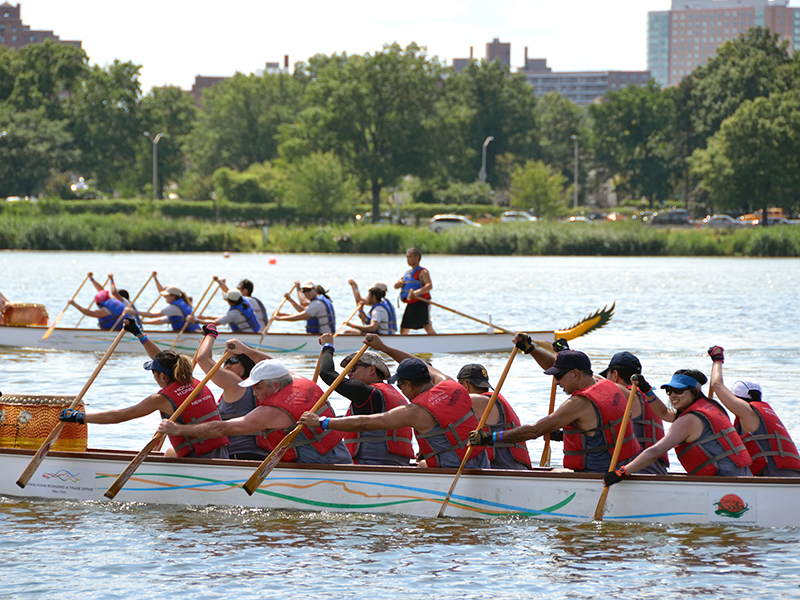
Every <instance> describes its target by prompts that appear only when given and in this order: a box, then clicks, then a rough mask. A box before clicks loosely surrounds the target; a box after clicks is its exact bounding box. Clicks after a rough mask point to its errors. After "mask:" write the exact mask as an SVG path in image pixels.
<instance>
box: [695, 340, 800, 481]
mask: <svg viewBox="0 0 800 600" xmlns="http://www.w3.org/2000/svg"><path fill="white" fill-rule="evenodd" d="M708 355H709V356H710V357H711V360H712V361H713V362H714V366H713V367H712V368H711V388H712V389H713V390H714V391H715V392H716V394H717V397H718V398H719V400H720V402H722V404H724V405H725V408H727V409H728V410H729V411H731V412H732V413H733V414H734V415H736V420H735V421H734V422H733V426H734V427H736V432H737V433H738V434H739V435H740V436H741V437H742V440H744V445H745V447H746V448H747V451H748V452H749V453H750V458H752V459H753V464H751V465H750V471H751V472H752V473H753V475H757V476H761V477H800V456H799V455H798V452H797V447H796V446H795V443H794V442H793V441H792V436H791V435H789V432H788V431H787V430H786V427H785V426H784V424H783V422H782V421H781V420H780V418H778V415H777V414H776V413H775V411H774V410H772V407H771V406H770V405H769V404H767V403H766V402H764V401H763V400H762V399H761V386H760V385H759V383H758V382H757V381H754V380H752V379H740V380H739V381H737V382H736V383H734V384H733V388H732V389H728V388H727V387H726V386H725V383H724V382H723V380H722V363H724V362H725V354H724V349H723V348H722V346H712V347H711V348H709V349H708Z"/></svg>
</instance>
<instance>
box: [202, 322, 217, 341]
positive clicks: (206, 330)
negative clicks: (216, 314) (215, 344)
mask: <svg viewBox="0 0 800 600" xmlns="http://www.w3.org/2000/svg"><path fill="white" fill-rule="evenodd" d="M203 335H210V336H211V337H213V338H214V339H217V336H218V335H219V332H218V331H217V326H216V325H214V323H207V324H205V325H203Z"/></svg>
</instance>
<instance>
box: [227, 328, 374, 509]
mask: <svg viewBox="0 0 800 600" xmlns="http://www.w3.org/2000/svg"><path fill="white" fill-rule="evenodd" d="M368 347H369V346H367V345H366V344H364V345H363V346H361V350H359V351H358V352H357V353H356V355H355V356H354V357H353V358H352V360H351V361H350V362H349V363H347V366H346V367H345V368H344V369H343V370H342V372H341V373H339V376H338V377H337V378H336V380H335V381H334V382H333V383H332V384H331V386H330V387H329V388H328V389H327V390H326V391H325V393H324V394H322V397H321V398H320V399H319V400H317V403H316V404H314V406H313V407H312V408H311V410H310V411H309V412H317V411H318V410H319V409H320V408H322V407H323V406H324V405H325V403H326V402H327V401H328V397H329V396H330V395H331V394H332V393H333V390H335V389H336V388H337V386H338V385H339V384H340V383H342V381H344V378H345V376H346V375H347V374H348V373H349V372H350V370H351V369H352V368H353V367H354V366H355V364H356V363H357V362H358V361H359V360H360V359H361V357H362V356H363V355H364V352H366V351H367V348H368ZM303 427H305V425H303V424H302V423H298V425H297V427H295V428H294V429H293V430H292V432H291V433H290V434H289V435H287V436H286V437H285V438H283V439H282V440H281V441H280V443H279V444H278V445H277V446H276V447H275V449H274V450H273V451H272V452H270V454H269V456H267V458H265V459H264V462H262V463H261V464H260V465H259V466H258V468H257V469H256V470H255V471H254V472H253V474H252V475H251V476H250V478H249V479H248V480H247V481H246V482H245V483H244V485H243V486H242V487H243V488H244V491H245V492H247V493H248V495H250V496H252V495H253V494H255V492H256V490H257V489H258V487H259V486H260V485H261V483H262V482H263V481H264V480H265V479H266V478H267V476H268V475H269V474H270V473H271V472H272V469H274V468H275V465H277V464H278V463H279V462H280V460H281V458H282V457H283V455H284V454H286V451H287V450H288V449H289V447H290V446H291V445H292V444H293V443H294V440H295V438H296V437H297V436H298V435H299V434H300V432H301V431H302V429H303Z"/></svg>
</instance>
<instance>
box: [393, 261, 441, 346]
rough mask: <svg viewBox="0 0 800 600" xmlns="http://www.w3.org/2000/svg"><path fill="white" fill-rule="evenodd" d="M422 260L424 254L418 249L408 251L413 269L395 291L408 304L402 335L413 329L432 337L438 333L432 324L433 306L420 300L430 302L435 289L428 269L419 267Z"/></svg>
mask: <svg viewBox="0 0 800 600" xmlns="http://www.w3.org/2000/svg"><path fill="white" fill-rule="evenodd" d="M421 260H422V252H420V251H419V250H418V249H416V248H409V249H408V250H407V251H406V262H407V263H408V266H409V267H411V268H410V269H409V270H408V271H406V272H405V274H404V275H403V276H402V277H401V278H400V279H398V280H397V283H395V284H394V287H395V289H399V290H400V300H402V301H403V302H405V303H406V309H405V311H404V312H403V320H402V322H401V323H400V333H401V334H403V335H405V334H407V333H409V332H410V331H411V330H412V329H424V330H425V331H426V332H427V333H429V334H431V335H434V334H435V333H436V331H434V329H433V325H432V324H431V312H430V308H431V305H430V304H428V303H427V302H423V301H422V300H420V298H425V299H427V300H430V297H431V294H430V291H431V290H432V289H433V282H432V281H431V274H430V273H429V272H428V269H426V268H424V267H420V266H419V263H420V261H421Z"/></svg>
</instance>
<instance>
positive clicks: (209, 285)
mask: <svg viewBox="0 0 800 600" xmlns="http://www.w3.org/2000/svg"><path fill="white" fill-rule="evenodd" d="M215 283H217V285H219V282H216V281H214V280H213V279H212V280H211V283H209V284H208V287H207V288H206V291H205V292H203V295H202V296H201V297H200V301H199V302H198V303H197V304H195V308H193V309H192V312H190V313H189V317H191V316H192V315H194V313H195V312H197V308H196V307H198V306H200V305H201V304H202V303H203V300H205V298H206V294H208V290H210V289H211V286H212V285H214V284H215ZM189 317H186V318H185V319H184V320H183V327H181V330H180V331H179V332H178V337H176V338H175V341H174V342H172V346H170V347H169V349H170V350H172V349H173V348H175V344H177V343H178V340H179V339H181V336H182V335H183V332H184V331H186V328H187V327H188V326H189Z"/></svg>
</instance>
